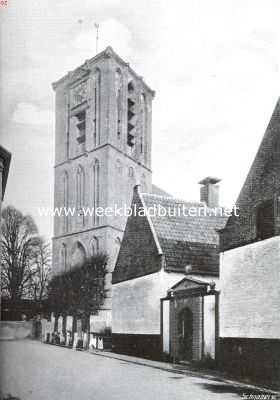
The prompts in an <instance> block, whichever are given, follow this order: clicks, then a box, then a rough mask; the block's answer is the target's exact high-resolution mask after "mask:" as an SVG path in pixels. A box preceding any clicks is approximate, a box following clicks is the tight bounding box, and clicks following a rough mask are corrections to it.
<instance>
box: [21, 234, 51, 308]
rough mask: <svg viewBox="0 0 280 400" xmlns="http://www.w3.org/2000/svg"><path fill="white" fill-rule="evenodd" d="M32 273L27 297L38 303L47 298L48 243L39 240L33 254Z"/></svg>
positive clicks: (48, 277) (48, 274)
mask: <svg viewBox="0 0 280 400" xmlns="http://www.w3.org/2000/svg"><path fill="white" fill-rule="evenodd" d="M32 264H33V267H32V269H33V272H34V274H32V275H31V277H30V280H29V281H28V284H27V292H28V296H29V297H30V298H31V299H32V300H35V301H37V302H39V303H41V302H42V300H45V299H46V298H47V294H48V292H47V289H48V283H49V280H50V276H51V250H50V245H49V243H45V242H44V241H43V240H40V241H39V243H38V246H37V250H36V251H35V253H34V259H33V263H32Z"/></svg>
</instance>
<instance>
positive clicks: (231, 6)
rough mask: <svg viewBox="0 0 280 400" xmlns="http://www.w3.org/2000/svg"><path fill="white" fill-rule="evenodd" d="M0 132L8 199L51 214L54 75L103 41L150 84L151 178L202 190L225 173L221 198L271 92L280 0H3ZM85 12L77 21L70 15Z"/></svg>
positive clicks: (230, 197) (242, 163) (251, 145)
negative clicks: (8, 157)
mask: <svg viewBox="0 0 280 400" xmlns="http://www.w3.org/2000/svg"><path fill="white" fill-rule="evenodd" d="M0 19H1V21H0V23H1V39H0V40H1V47H0V49H1V55H0V57H1V59H0V68H1V71H0V73H1V75H0V80H1V81H0V83H1V92H0V93H1V94H0V99H1V107H0V108H1V115H0V118H1V130H0V142H1V144H2V145H4V146H5V147H7V148H8V149H9V150H10V151H11V152H12V156H13V158H12V164H11V170H10V176H9V181H8V185H7V191H6V198H5V204H6V205H7V204H13V205H15V206H16V207H18V208H20V209H21V210H23V211H24V212H28V213H31V214H32V215H33V216H34V217H35V220H36V222H37V224H38V225H39V228H40V231H41V233H42V234H44V235H45V236H46V237H47V238H50V237H51V236H52V218H46V217H42V218H39V217H38V213H37V211H36V210H37V207H42V206H52V202H53V164H54V93H53V91H52V89H51V82H53V81H55V80H57V79H58V78H60V77H61V76H62V75H64V74H65V73H66V72H67V71H69V70H71V69H74V68H75V67H77V66H78V65H80V64H81V63H82V62H83V61H84V60H85V59H86V58H90V57H92V56H94V55H95V32H94V22H99V23H100V46H99V49H100V50H103V49H104V48H105V47H106V46H107V45H111V46H112V47H113V48H114V50H115V51H116V52H118V53H119V54H120V56H121V57H122V58H124V59H126V60H127V61H128V62H129V63H130V64H131V66H132V67H133V68H134V69H135V70H136V72H137V73H139V74H140V75H142V76H143V77H144V79H145V81H146V82H147V83H148V84H149V85H150V86H151V87H152V88H153V89H155V90H156V97H155V100H154V104H153V177H154V179H153V180H154V183H156V184H157V185H158V186H160V187H162V188H163V189H165V190H167V191H169V192H170V193H172V194H173V195H175V196H178V197H182V198H185V199H198V198H199V185H197V182H198V181H199V180H200V179H202V178H203V177H205V176H207V175H213V176H217V177H219V178H221V179H222V182H221V184H220V188H221V189H220V191H221V202H222V204H223V205H227V206H230V205H231V204H233V203H234V201H235V200H236V198H237V195H238V193H239V191H240V189H241V186H242V184H243V182H244V179H245V177H246V175H247V173H248V169H249V167H250V165H251V163H252V160H253V158H254V155H255V153H256V151H257V148H258V146H259V143H260V140H261V138H262V136H263V134H264V131H265V128H266V126H267V124H268V122H269V119H270V116H271V114H272V111H273V109H274V106H275V104H276V101H277V99H278V96H279V93H280V70H279V65H280V24H279V19H280V2H279V1H278V0H275V1H272V0H263V1H258V0H252V1H247V0H234V1H230V0H211V1H208V0H203V1H200V0H184V1H183V0H182V1H179V0H173V1H166V0H158V1H156V0H141V1H136V0H134V1H131V0H119V1H117V0H102V1H101V0H99V1H93V0H83V1H77V0H49V1H48V0H28V1H22V0H8V6H7V7H6V8H1V9H0ZM79 20H82V21H83V22H81V21H80V22H79Z"/></svg>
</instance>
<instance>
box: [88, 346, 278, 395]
mask: <svg viewBox="0 0 280 400" xmlns="http://www.w3.org/2000/svg"><path fill="white" fill-rule="evenodd" d="M89 352H90V353H92V354H94V355H97V356H100V357H107V358H113V359H116V360H121V361H125V362H127V363H133V364H137V365H143V366H146V367H150V368H156V369H160V370H162V371H168V372H173V373H177V374H182V375H188V376H196V377H199V378H206V379H215V380H216V381H219V382H220V383H224V384H230V385H233V386H239V387H240V386H242V387H244V389H248V391H250V390H258V391H260V392H263V393H271V394H275V395H276V398H277V399H280V392H279V391H274V390H271V389H268V388H265V387H263V386H256V385H253V384H249V383H247V382H244V381H243V382H242V381H237V380H234V379H229V378H228V377H227V375H226V374H225V373H223V372H221V371H218V370H207V369H202V368H198V367H197V366H194V365H193V364H191V363H186V364H173V363H168V362H162V361H153V360H148V359H144V358H139V357H133V356H128V355H125V354H117V353H113V352H109V351H104V350H89Z"/></svg>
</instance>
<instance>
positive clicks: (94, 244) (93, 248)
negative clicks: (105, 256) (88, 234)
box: [91, 236, 99, 256]
mask: <svg viewBox="0 0 280 400" xmlns="http://www.w3.org/2000/svg"><path fill="white" fill-rule="evenodd" d="M98 252H99V239H98V238H97V237H96V236H94V237H93V238H92V241H91V255H92V256H94V255H95V254H97V253H98Z"/></svg>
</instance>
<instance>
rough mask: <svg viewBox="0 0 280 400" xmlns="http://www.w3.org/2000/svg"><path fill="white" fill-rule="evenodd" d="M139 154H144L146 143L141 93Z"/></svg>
mask: <svg viewBox="0 0 280 400" xmlns="http://www.w3.org/2000/svg"><path fill="white" fill-rule="evenodd" d="M140 124H141V126H140V153H141V154H145V141H146V138H145V136H146V98H145V95H144V94H143V93H142V94H141V96H140Z"/></svg>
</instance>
